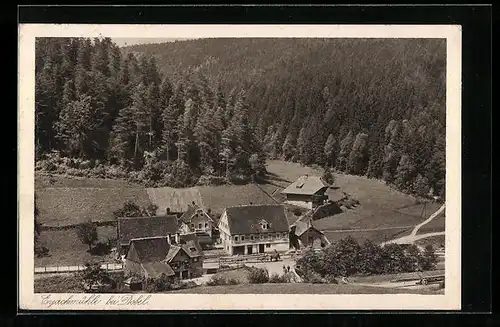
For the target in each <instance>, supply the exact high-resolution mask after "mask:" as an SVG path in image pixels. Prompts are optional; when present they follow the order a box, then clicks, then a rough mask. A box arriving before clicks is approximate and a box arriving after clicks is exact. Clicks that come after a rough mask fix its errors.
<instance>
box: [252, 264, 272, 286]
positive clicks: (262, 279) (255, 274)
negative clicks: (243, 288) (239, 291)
mask: <svg viewBox="0 0 500 327" xmlns="http://www.w3.org/2000/svg"><path fill="white" fill-rule="evenodd" d="M248 281H249V282H250V284H264V283H267V282H269V272H268V271H267V269H265V268H256V267H251V268H250V274H249V275H248Z"/></svg>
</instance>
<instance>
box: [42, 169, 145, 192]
mask: <svg viewBox="0 0 500 327" xmlns="http://www.w3.org/2000/svg"><path fill="white" fill-rule="evenodd" d="M47 187H70V188H78V187H96V188H121V187H127V188H140V187H141V186H140V185H138V184H134V183H130V182H128V181H125V180H119V179H102V178H88V177H75V176H65V175H54V174H50V175H49V174H46V173H41V172H36V173H35V188H37V189H38V188H47Z"/></svg>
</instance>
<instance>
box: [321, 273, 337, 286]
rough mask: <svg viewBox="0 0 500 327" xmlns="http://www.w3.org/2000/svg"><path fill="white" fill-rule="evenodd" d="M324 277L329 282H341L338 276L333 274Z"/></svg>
mask: <svg viewBox="0 0 500 327" xmlns="http://www.w3.org/2000/svg"><path fill="white" fill-rule="evenodd" d="M324 279H325V281H326V282H327V283H328V284H338V283H339V282H338V280H337V278H336V277H335V276H333V275H326V276H325V278H324Z"/></svg>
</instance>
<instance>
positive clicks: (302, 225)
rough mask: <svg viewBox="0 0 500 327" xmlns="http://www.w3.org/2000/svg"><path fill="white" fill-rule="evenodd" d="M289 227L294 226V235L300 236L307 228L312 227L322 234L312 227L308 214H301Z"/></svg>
mask: <svg viewBox="0 0 500 327" xmlns="http://www.w3.org/2000/svg"><path fill="white" fill-rule="evenodd" d="M290 227H295V235H297V236H301V235H302V234H304V233H305V232H306V231H308V230H309V229H311V228H312V229H314V230H316V231H318V232H319V233H321V234H323V233H322V232H321V231H320V230H318V229H317V228H315V227H314V225H313V222H312V219H311V217H310V216H309V215H305V216H302V217H301V218H299V219H298V220H297V221H296V222H295V223H293V224H292V225H291V226H290Z"/></svg>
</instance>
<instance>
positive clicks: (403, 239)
mask: <svg viewBox="0 0 500 327" xmlns="http://www.w3.org/2000/svg"><path fill="white" fill-rule="evenodd" d="M444 209H445V205H444V204H443V205H442V206H441V207H440V208H439V209H438V210H437V211H436V212H434V213H433V214H432V215H431V216H430V217H429V218H427V219H426V220H424V221H423V222H421V223H420V224H418V225H417V226H415V228H413V230H412V232H411V234H410V235H407V236H403V237H400V238H397V239H394V240H390V241H387V242H384V243H382V244H381V245H385V244H389V243H396V244H413V243H414V242H415V241H417V240H421V239H423V238H428V237H432V236H440V235H445V232H434V233H426V234H420V235H417V233H418V231H419V229H420V228H421V227H422V226H424V225H426V224H428V223H430V222H431V221H432V220H433V219H434V218H436V217H437V216H438V215H439V214H440V213H442V212H443V210H444Z"/></svg>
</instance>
